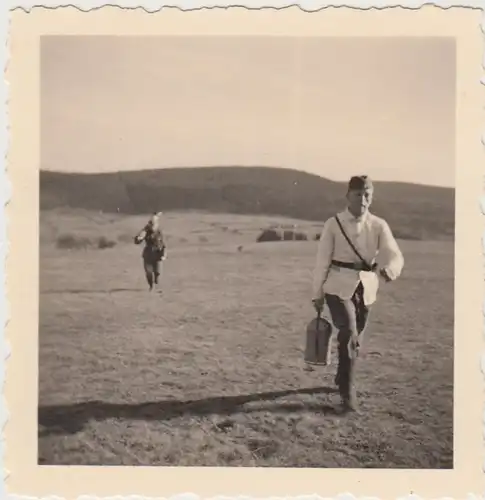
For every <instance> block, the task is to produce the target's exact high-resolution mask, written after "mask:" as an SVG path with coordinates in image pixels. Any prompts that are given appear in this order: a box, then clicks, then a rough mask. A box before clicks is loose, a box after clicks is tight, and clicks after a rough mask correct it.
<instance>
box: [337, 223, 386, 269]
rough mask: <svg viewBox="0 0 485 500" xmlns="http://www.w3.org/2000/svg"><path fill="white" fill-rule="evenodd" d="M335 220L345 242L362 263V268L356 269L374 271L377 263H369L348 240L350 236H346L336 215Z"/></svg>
mask: <svg viewBox="0 0 485 500" xmlns="http://www.w3.org/2000/svg"><path fill="white" fill-rule="evenodd" d="M335 220H336V221H337V224H338V227H339V228H340V231H341V233H342V234H343V236H344V238H345V239H346V240H347V243H348V244H349V245H350V248H352V250H353V251H354V253H355V255H357V257H358V258H359V259H360V261H361V264H362V269H358V271H368V272H372V271H375V269H376V268H377V264H372V265H370V264H369V263H368V262H367V261H366V260H365V259H364V258H363V257H362V255H361V254H360V253H359V251H358V250H357V248H355V246H354V244H353V243H352V241H351V240H350V238H349V237H348V236H347V233H346V232H345V231H344V228H343V226H342V223H341V222H340V219H339V218H338V215H336V216H335Z"/></svg>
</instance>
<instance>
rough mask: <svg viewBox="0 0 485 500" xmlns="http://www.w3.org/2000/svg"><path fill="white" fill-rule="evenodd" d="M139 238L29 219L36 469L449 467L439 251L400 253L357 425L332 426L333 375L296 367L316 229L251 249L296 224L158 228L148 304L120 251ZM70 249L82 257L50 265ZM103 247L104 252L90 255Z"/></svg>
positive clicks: (76, 221)
mask: <svg viewBox="0 0 485 500" xmlns="http://www.w3.org/2000/svg"><path fill="white" fill-rule="evenodd" d="M144 222H145V217H142V218H140V217H138V218H137V217H131V218H130V217H120V216H116V215H104V214H101V213H89V212H81V211H77V212H73V211H70V210H60V209H59V210H55V211H46V212H42V213H41V245H40V252H41V260H40V265H41V271H40V307H41V309H40V359H39V376H40V381H39V463H40V464H56V465H60V464H71V465H79V464H85V465H108V464H111V465H183V466H193V465H197V466H200V465H206V466H272V467H280V466H281V467H380V468H383V467H393V468H450V467H452V466H453V427H452V424H453V413H452V412H453V308H454V301H453V274H454V273H453V244H452V242H431V241H428V242H423V241H408V242H401V244H402V249H403V252H404V254H405V258H406V268H405V272H404V273H403V276H402V278H401V279H400V281H398V282H396V283H393V284H390V285H386V286H385V287H383V288H382V289H381V291H380V295H379V300H378V303H377V305H376V306H375V309H374V311H373V313H372V317H371V323H370V327H369V330H368V333H367V337H366V344H365V348H364V350H363V352H362V356H361V358H360V365H359V369H358V391H359V395H360V401H361V412H360V413H359V414H354V415H346V416H340V415H338V414H336V413H335V411H334V409H335V408H336V405H337V403H338V394H337V393H336V392H335V388H334V386H333V377H334V373H335V368H336V366H335V364H334V366H331V367H329V368H325V369H318V370H315V371H312V372H309V371H306V370H305V367H304V363H303V357H302V350H303V346H304V340H305V339H304V332H305V328H306V325H307V323H308V322H309V321H310V320H311V319H312V317H313V310H312V308H311V304H310V302H309V299H310V290H311V273H312V269H313V265H314V258H315V250H316V242H315V241H313V236H314V234H315V233H316V232H317V230H318V226H317V225H315V224H313V223H308V224H304V223H301V222H299V223H298V224H299V229H300V230H303V231H305V232H306V233H307V234H308V235H309V237H310V238H309V241H298V242H277V243H256V242H255V240H256V237H257V235H258V234H259V232H260V230H261V229H263V228H266V227H268V226H269V225H271V224H279V223H288V224H291V223H293V221H288V220H287V221H283V220H281V221H280V220H278V219H274V218H273V219H270V218H264V217H244V216H235V215H231V216H224V215H209V214H196V213H187V214H168V215H167V216H166V218H165V220H164V226H165V228H166V229H165V230H166V233H167V235H168V244H169V254H168V260H167V261H166V265H165V267H164V270H163V279H162V288H163V293H160V292H158V291H157V292H155V293H151V294H150V293H149V292H148V291H147V287H146V284H145V282H144V277H143V274H142V264H141V258H140V252H141V248H140V247H136V246H135V245H133V244H132V243H131V241H130V238H131V237H132V236H133V234H135V232H136V231H137V230H138V229H139V228H140V227H141V224H143V223H144ZM69 234H71V235H75V236H76V238H77V239H79V238H82V237H84V238H86V240H85V241H86V242H89V241H94V243H95V244H94V245H93V246H87V247H86V248H84V249H72V250H68V249H63V248H57V247H56V241H61V240H62V238H63V237H65V236H66V235H69ZM103 235H104V236H105V237H106V238H107V239H108V240H111V241H112V242H113V244H114V243H116V245H115V246H114V247H112V248H106V249H98V248H97V246H96V241H97V238H99V237H100V236H103ZM64 239H65V238H64ZM333 354H334V358H333V359H334V360H336V358H335V354H336V352H335V348H334V351H333Z"/></svg>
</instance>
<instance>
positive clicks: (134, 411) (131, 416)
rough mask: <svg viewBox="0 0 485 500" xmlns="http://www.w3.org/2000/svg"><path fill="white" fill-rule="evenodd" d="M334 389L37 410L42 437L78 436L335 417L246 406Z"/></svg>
mask: <svg viewBox="0 0 485 500" xmlns="http://www.w3.org/2000/svg"><path fill="white" fill-rule="evenodd" d="M333 392H335V389H333V388H330V387H315V388H304V389H291V390H285V391H273V392H260V393H255V394H246V395H240V396H217V397H210V398H205V399H198V400H187V401H178V400H164V401H155V402H146V403H135V404H131V403H106V402H103V401H86V402H83V403H75V404H70V405H69V404H68V405H53V406H40V407H39V409H38V423H39V436H40V437H43V436H48V435H56V434H57V435H59V434H61V435H68V434H76V433H78V432H80V431H81V430H83V428H84V426H85V425H86V424H87V423H88V422H89V421H90V420H95V421H100V420H107V419H123V420H159V421H162V420H165V421H166V420H171V419H174V418H177V417H182V416H184V415H192V416H204V415H213V414H217V415H231V414H235V413H252V412H257V411H270V412H274V413H296V412H301V411H308V410H310V411H315V412H319V413H323V414H334V413H336V409H335V408H334V407H333V406H330V405H327V404H317V403H304V402H298V403H294V402H293V403H288V402H278V403H274V404H272V405H267V404H264V405H263V406H257V405H256V406H253V407H250V408H247V407H244V405H245V404H247V403H253V402H268V401H274V400H275V399H278V398H282V397H285V396H290V395H297V394H330V393H333Z"/></svg>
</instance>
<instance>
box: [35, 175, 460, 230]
mask: <svg viewBox="0 0 485 500" xmlns="http://www.w3.org/2000/svg"><path fill="white" fill-rule="evenodd" d="M376 188H377V190H376V196H375V201H374V205H373V211H374V212H375V213H376V214H378V215H381V216H383V217H385V218H386V219H387V220H388V221H389V222H390V224H391V225H392V227H393V229H394V231H395V233H396V235H397V236H398V237H401V238H413V239H414V238H415V239H450V238H453V235H454V225H455V216H454V214H455V206H454V196H455V192H454V189H450V188H439V187H431V186H421V185H416V184H407V183H393V182H378V183H376ZM344 195H345V183H340V182H334V181H331V180H329V179H326V178H323V177H319V176H316V175H312V174H308V173H304V172H300V171H297V170H290V169H283V168H269V167H204V168H164V169H157V170H143V171H131V172H116V173H102V174H71V173H60V172H52V171H45V170H44V171H41V172H40V209H41V210H49V209H54V208H59V207H70V208H81V209H85V210H95V211H103V212H119V213H123V214H146V213H150V212H152V211H154V210H163V211H171V210H177V211H180V210H200V211H206V212H214V213H232V214H248V215H249V214H253V215H255V214H256V215H280V216H285V217H291V218H296V219H302V220H309V221H322V220H324V219H326V218H327V217H329V216H330V215H332V213H334V212H335V211H336V210H339V209H340V208H341V207H342V199H343V196H344Z"/></svg>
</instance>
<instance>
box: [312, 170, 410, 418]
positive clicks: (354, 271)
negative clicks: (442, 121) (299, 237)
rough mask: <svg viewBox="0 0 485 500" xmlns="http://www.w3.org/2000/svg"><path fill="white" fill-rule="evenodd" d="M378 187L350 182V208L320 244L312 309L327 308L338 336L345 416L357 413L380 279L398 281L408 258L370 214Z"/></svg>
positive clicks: (328, 226)
mask: <svg viewBox="0 0 485 500" xmlns="http://www.w3.org/2000/svg"><path fill="white" fill-rule="evenodd" d="M373 194H374V187H373V185H372V182H371V180H370V179H369V178H368V177H367V176H365V175H363V176H355V177H352V178H351V179H350V182H349V184H348V191H347V208H346V210H344V211H343V212H340V213H338V214H337V215H336V216H335V217H331V218H330V219H328V220H327V221H326V223H325V225H324V227H323V230H322V233H321V236H320V241H319V243H318V252H317V263H316V269H315V276H314V285H313V304H314V306H315V308H316V310H317V311H321V310H322V308H323V306H324V304H325V303H326V304H327V306H328V309H329V311H330V316H331V320H332V323H333V324H334V326H335V328H336V329H337V330H338V337H337V340H338V368H337V374H336V377H335V385H337V386H338V388H339V393H340V396H341V399H342V405H343V408H344V410H357V407H358V405H357V395H356V390H355V363H356V358H357V355H358V352H359V348H360V347H361V345H362V341H363V335H364V330H365V327H366V325H367V320H368V316H369V311H370V308H371V306H372V304H373V303H374V302H375V300H376V298H377V291H378V288H379V276H381V277H382V278H383V279H384V280H385V281H386V282H389V281H393V280H395V279H397V278H398V277H399V276H400V274H401V272H402V269H403V266H404V258H403V255H402V253H401V251H400V249H399V247H398V244H397V242H396V240H395V239H394V236H393V234H392V232H391V229H390V228H389V225H388V224H387V222H386V221H385V220H384V219H382V218H380V217H377V216H375V215H373V214H371V213H370V212H369V207H370V205H371V203H372V198H373Z"/></svg>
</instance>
